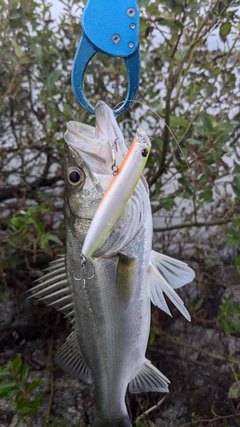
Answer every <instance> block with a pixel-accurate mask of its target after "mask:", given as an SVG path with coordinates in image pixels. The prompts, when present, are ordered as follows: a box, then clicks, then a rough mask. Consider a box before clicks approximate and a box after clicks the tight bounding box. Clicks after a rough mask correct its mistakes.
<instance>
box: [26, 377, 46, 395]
mask: <svg viewBox="0 0 240 427" xmlns="http://www.w3.org/2000/svg"><path fill="white" fill-rule="evenodd" d="M41 381H42V379H41V378H36V379H35V380H33V381H32V382H31V383H29V384H26V387H25V389H26V392H28V393H31V392H32V391H33V390H35V389H36V388H37V387H38V386H39V385H40V384H41Z"/></svg>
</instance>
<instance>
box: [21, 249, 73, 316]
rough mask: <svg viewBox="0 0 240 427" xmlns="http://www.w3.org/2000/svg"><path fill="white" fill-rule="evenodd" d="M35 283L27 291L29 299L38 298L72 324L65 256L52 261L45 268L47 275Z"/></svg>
mask: <svg viewBox="0 0 240 427" xmlns="http://www.w3.org/2000/svg"><path fill="white" fill-rule="evenodd" d="M35 283H36V285H35V286H34V287H33V288H32V289H30V290H29V291H28V292H31V293H32V295H31V296H30V297H29V298H38V299H39V300H40V301H43V302H44V303H45V304H47V305H51V306H53V307H54V308H56V309H57V310H59V311H61V312H62V313H63V314H64V315H65V317H68V318H69V320H70V321H71V322H73V304H72V297H71V289H70V287H69V284H68V280H67V274H66V266H65V255H62V256H61V257H60V258H58V259H57V260H55V261H53V262H52V263H51V264H50V266H49V267H48V268H47V273H45V274H44V276H43V277H40V278H39V279H37V280H36V282H35Z"/></svg>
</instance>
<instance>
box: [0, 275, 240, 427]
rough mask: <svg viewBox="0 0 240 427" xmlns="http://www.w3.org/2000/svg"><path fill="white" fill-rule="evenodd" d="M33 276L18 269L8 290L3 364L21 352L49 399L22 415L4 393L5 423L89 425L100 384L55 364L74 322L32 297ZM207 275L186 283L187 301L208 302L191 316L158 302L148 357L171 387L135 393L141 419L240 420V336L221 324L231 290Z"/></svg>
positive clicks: (235, 423)
mask: <svg viewBox="0 0 240 427" xmlns="http://www.w3.org/2000/svg"><path fill="white" fill-rule="evenodd" d="M32 276H33V277H34V272H31V274H30V275H29V272H26V271H18V277H17V281H18V286H17V287H16V286H15V285H14V277H12V286H10V287H9V288H8V289H7V290H6V289H4V290H3V291H2V295H4V298H3V299H4V303H1V304H0V365H1V366H4V365H5V364H6V362H7V361H8V360H13V359H14V358H15V357H16V355H21V357H22V358H23V359H24V360H25V361H27V363H28V364H29V367H30V377H29V379H30V380H32V379H33V378H36V377H41V378H42V383H41V385H40V387H39V390H38V392H41V393H43V395H44V402H43V404H42V405H41V407H40V410H39V415H38V416H37V417H35V418H33V419H29V418H26V417H25V418H24V419H18V417H17V415H16V413H14V412H12V411H11V410H10V402H9V401H8V400H5V399H1V400H0V427H26V426H31V427H41V426H42V424H43V423H45V425H49V426H59V427H60V426H67V427H74V426H76V427H80V426H84V427H85V426H88V425H89V423H90V422H91V421H92V418H93V413H94V401H95V397H94V388H93V386H92V385H90V386H89V385H85V384H83V383H81V382H80V381H78V380H76V379H74V378H70V377H69V376H68V375H67V374H65V373H64V372H62V371H61V370H60V369H59V368H58V367H57V366H55V364H54V362H53V357H54V354H55V352H56V351H57V349H58V348H59V347H60V346H61V345H62V344H63V342H64V340H65V339H66V337H67V336H68V334H69V333H70V331H71V329H70V325H69V323H68V322H67V321H66V320H65V319H64V318H63V316H62V315H61V314H60V313H58V312H56V311H55V310H54V309H52V308H50V307H46V306H44V305H42V304H41V303H39V302H37V301H34V300H27V297H26V294H25V290H26V289H27V288H28V289H29V288H30V287H31V282H32ZM26 277H27V279H26ZM10 283H11V280H10ZM202 283H203V282H202V281H201V280H197V281H196V282H194V283H193V284H191V285H188V286H186V287H185V289H183V290H182V291H181V296H182V298H183V299H184V301H185V303H186V305H187V307H190V308H191V307H193V303H195V302H196V300H198V301H199V300H201V302H202V303H201V308H200V309H199V310H197V311H194V310H192V322H191V323H188V322H187V321H186V320H185V319H184V318H183V317H181V315H180V314H179V313H178V312H177V310H176V309H175V308H173V307H172V306H171V311H172V313H173V318H170V317H169V316H167V315H165V314H164V313H162V312H160V310H158V309H155V308H154V309H153V310H152V330H151V335H150V343H149V347H148V353H147V357H148V358H149V359H150V360H151V361H152V362H153V363H154V365H155V366H156V367H157V368H159V369H160V370H161V372H163V373H164V375H166V376H167V377H168V378H169V379H170V381H171V384H170V387H169V389H170V392H169V393H168V394H158V393H148V394H147V393H143V394H138V395H132V394H130V393H128V395H127V406H128V409H129V412H130V414H131V418H132V420H133V424H134V425H136V426H138V427H142V426H157V427H208V426H209V427H210V426H211V427H220V426H221V427H239V426H240V400H239V399H231V398H229V397H228V392H229V388H230V386H231V385H232V384H233V383H234V381H236V378H239V377H238V375H239V374H240V371H239V369H240V340H239V337H238V336H232V335H228V334H226V333H224V332H223V330H222V329H221V328H220V327H217V326H216V322H215V318H216V315H217V309H218V305H219V301H220V300H221V298H223V295H224V290H223V289H222V288H221V287H219V286H216V285H214V284H212V285H211V286H209V285H208V284H206V281H205V282H204V283H205V284H204V286H203V284H202ZM169 305H170V304H169ZM231 358H232V359H231ZM236 359H237V360H239V363H238V364H237V363H236ZM47 412H48V413H49V414H50V418H49V419H47V420H46V413H47ZM46 421H47V422H48V424H47V422H46Z"/></svg>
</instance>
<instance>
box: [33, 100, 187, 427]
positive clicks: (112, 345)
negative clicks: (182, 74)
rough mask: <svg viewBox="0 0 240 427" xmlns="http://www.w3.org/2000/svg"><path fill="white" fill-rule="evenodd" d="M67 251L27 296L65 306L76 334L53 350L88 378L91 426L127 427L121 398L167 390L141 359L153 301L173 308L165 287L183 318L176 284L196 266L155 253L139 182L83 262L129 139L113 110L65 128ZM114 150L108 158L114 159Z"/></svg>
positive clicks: (102, 109)
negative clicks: (91, 123)
mask: <svg viewBox="0 0 240 427" xmlns="http://www.w3.org/2000/svg"><path fill="white" fill-rule="evenodd" d="M65 141H66V143H65V198H64V215H65V223H66V255H65V256H63V257H61V258H60V259H58V260H57V261H55V262H54V263H52V265H51V266H50V268H49V272H48V273H47V274H45V275H44V276H43V277H42V278H41V279H40V280H38V283H37V285H35V287H34V288H33V289H32V292H33V296H35V297H37V298H39V299H41V300H42V301H44V302H45V303H47V304H49V305H52V306H54V307H55V308H57V309H58V310H60V311H62V312H63V313H64V314H65V315H66V316H67V317H68V318H69V319H70V321H71V322H72V327H73V332H72V333H71V335H70V336H69V337H68V339H67V340H66V343H65V344H64V345H63V346H62V347H61V348H60V349H59V350H58V351H57V353H56V357H55V360H56V363H57V364H58V365H59V366H60V367H61V368H62V369H63V370H65V371H66V372H67V373H69V374H71V375H73V376H75V377H77V378H79V379H81V380H83V381H85V382H91V381H93V382H94V385H95V390H96V414H95V418H94V420H93V423H92V427H124V426H125V427H130V426H132V423H131V421H130V418H129V415H128V412H127V408H126V404H125V395H126V390H127V387H129V390H130V392H132V393H139V392H146V391H158V392H167V391H168V384H169V380H168V379H167V378H166V377H165V376H164V375H163V374H162V373H161V372H160V371H159V370H157V369H156V368H155V367H154V366H153V365H152V364H151V362H150V361H149V360H147V359H146V357H145V352H146V347H147V343H148V337H149V329H150V303H151V301H152V303H153V304H154V305H156V306H158V307H160V308H161V309H162V310H164V311H165V312H167V313H168V314H170V315H171V313H170V311H169V308H168V306H167V303H166V301H165V298H164V296H163V292H164V293H165V294H166V295H167V296H168V297H169V298H170V300H171V301H172V302H173V303H174V304H175V306H176V307H177V308H178V309H179V310H180V312H181V313H182V314H183V315H184V316H185V317H186V319H188V320H190V316H189V313H188V311H187V310H186V308H185V307H184V304H183V301H182V300H181V298H180V297H179V296H178V295H177V293H176V292H175V290H174V289H176V288H179V287H181V286H183V285H185V284H186V283H189V282H191V281H192V280H193V278H194V272H193V270H192V269H191V268H189V267H188V266H187V265H186V264H185V263H183V262H181V261H177V260H175V259H173V258H170V257H168V256H166V255H163V254H158V253H156V252H154V251H153V250H152V214H151V206H150V201H149V194H148V187H147V184H146V181H145V179H144V178H143V177H142V178H140V179H139V181H138V184H137V186H136V188H135V190H134V192H133V194H132V196H131V197H130V199H129V200H128V202H127V204H126V206H125V208H124V210H123V211H122V213H121V215H120V217H119V218H118V220H117V221H116V223H115V225H114V226H113V228H112V230H111V231H110V233H109V234H108V235H107V237H106V238H105V239H104V240H103V241H102V243H101V244H100V245H99V247H98V248H97V250H96V252H94V254H93V257H91V258H89V259H86V263H85V265H84V268H83V264H82V259H81V253H82V247H83V244H84V241H85V238H86V235H87V233H88V230H89V227H90V224H91V221H92V219H93V217H94V215H95V213H96V210H97V208H98V206H99V204H100V202H101V200H102V199H103V196H104V194H105V193H106V190H107V188H108V187H109V185H110V183H111V182H112V179H113V173H112V172H113V171H112V166H113V160H114V163H115V164H116V165H117V167H119V166H120V165H121V164H122V162H123V160H124V158H125V156H126V153H127V146H126V145H125V142H124V138H123V136H122V133H121V131H120V129H119V127H118V124H117V122H116V119H115V117H114V114H113V112H112V110H111V109H110V108H109V107H108V106H107V105H106V104H105V103H104V102H102V101H100V102H98V104H97V106H96V126H95V128H94V127H91V126H88V125H84V124H82V123H78V122H69V123H68V124H67V132H66V134H65ZM113 151H114V156H113Z"/></svg>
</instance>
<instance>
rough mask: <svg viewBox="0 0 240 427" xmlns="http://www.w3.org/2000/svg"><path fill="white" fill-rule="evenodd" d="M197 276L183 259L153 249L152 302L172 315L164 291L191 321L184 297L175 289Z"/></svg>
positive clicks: (150, 269)
mask: <svg viewBox="0 0 240 427" xmlns="http://www.w3.org/2000/svg"><path fill="white" fill-rule="evenodd" d="M194 277H195V273H194V271H193V270H192V269H191V268H190V267H188V265H187V264H185V263H184V262H182V261H178V260H176V259H174V258H170V257H168V256H166V255H163V254H159V253H157V252H154V251H152V252H151V254H150V265H149V276H148V289H149V296H150V299H151V301H152V303H153V304H154V305H156V306H158V307H159V308H161V309H162V310H163V311H165V312H166V313H167V314H169V315H170V316H171V313H170V311H169V308H168V306H167V303H166V301H165V298H164V296H163V292H164V293H165V294H166V295H167V296H168V298H169V299H170V300H171V301H172V303H173V304H174V305H175V306H176V307H177V309H178V310H179V311H180V312H181V313H182V315H183V316H184V317H186V319H187V320H189V321H191V318H190V315H189V313H188V311H187V309H186V308H185V307H184V303H183V301H182V299H181V298H180V297H179V296H178V294H177V293H176V292H175V291H174V289H177V288H180V287H181V286H184V285H185V284H186V283H190V282H191V281H192V280H193V279H194Z"/></svg>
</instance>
